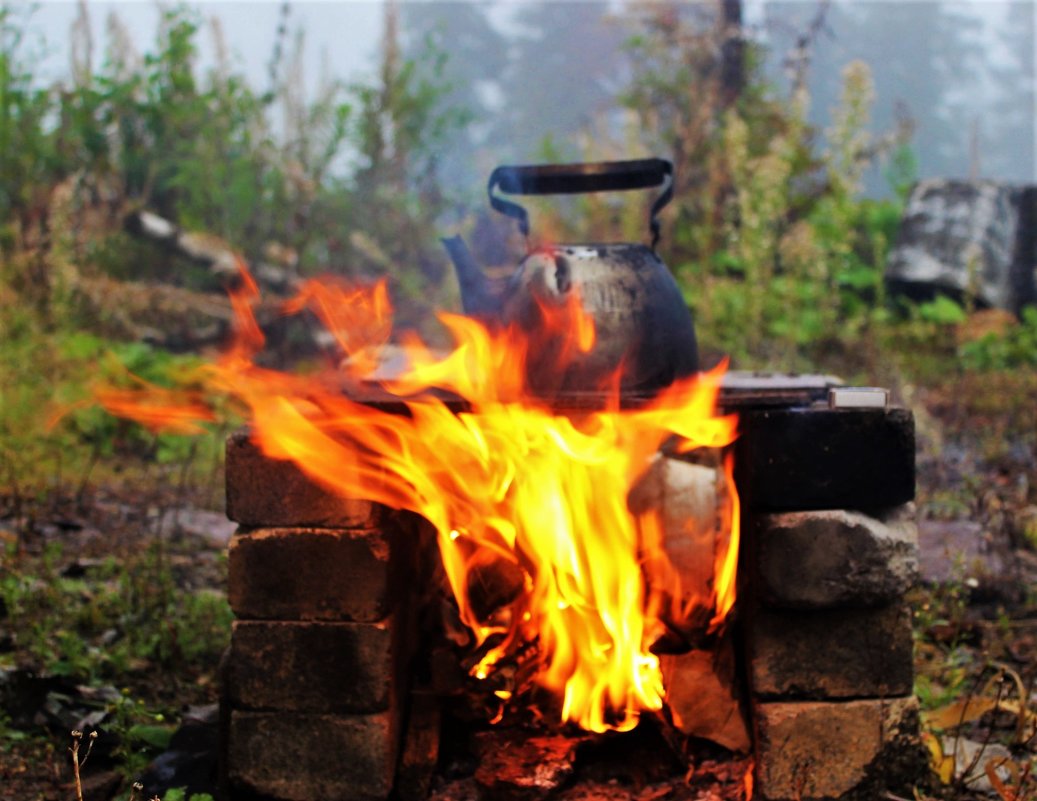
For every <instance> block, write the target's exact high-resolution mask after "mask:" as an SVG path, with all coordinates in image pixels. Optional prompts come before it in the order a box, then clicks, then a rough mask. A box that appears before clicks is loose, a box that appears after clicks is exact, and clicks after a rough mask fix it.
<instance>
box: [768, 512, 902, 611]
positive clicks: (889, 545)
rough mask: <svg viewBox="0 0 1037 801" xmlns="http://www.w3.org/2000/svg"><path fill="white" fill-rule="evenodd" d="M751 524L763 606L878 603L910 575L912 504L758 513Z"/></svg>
mask: <svg viewBox="0 0 1037 801" xmlns="http://www.w3.org/2000/svg"><path fill="white" fill-rule="evenodd" d="M754 523H755V531H754V535H755V544H756V553H755V556H754V558H753V561H754V563H755V568H756V575H757V576H758V578H759V583H758V584H757V585H756V586H757V590H758V592H759V593H760V597H761V598H762V599H763V601H764V602H766V603H767V604H770V605H774V606H780V607H785V608H792V609H828V608H832V607H845V606H853V607H862V606H863V607H866V606H879V605H883V604H888V603H890V602H892V601H894V600H896V599H897V598H900V597H901V596H902V595H903V594H904V593H905V592H906V591H907V590H908V589H910V588H911V586H912V585H913V584H914V583H915V580H916V578H917V576H918V531H917V527H916V525H915V522H914V507H913V505H907V506H900V507H897V508H895V509H893V510H890V511H889V512H887V513H886V514H884V515H883V516H882V517H881V518H875V517H870V516H868V515H865V514H863V513H861V512H852V511H846V510H841V509H839V510H828V511H815V512H785V513H781V514H770V515H759V516H757V517H756V519H755V521H754Z"/></svg>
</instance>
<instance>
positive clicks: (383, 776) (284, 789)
mask: <svg viewBox="0 0 1037 801" xmlns="http://www.w3.org/2000/svg"><path fill="white" fill-rule="evenodd" d="M398 732H399V728H398V725H397V721H396V720H395V719H394V717H393V716H392V715H390V714H388V713H381V714H376V715H352V716H348V715H300V714H291V713H283V712H276V713H271V712H243V711H239V710H234V711H233V712H231V714H230V725H229V733H228V747H227V750H228V754H229V769H228V774H229V775H228V781H229V783H230V786H231V791H232V793H233V795H234V796H235V797H240V796H242V795H246V796H253V797H254V796H260V797H263V798H265V799H280V800H281V801H317V800H318V799H319V801H384V799H386V798H388V797H389V795H390V793H391V792H392V786H393V775H394V773H395V770H396V757H397V752H398V738H399V733H398Z"/></svg>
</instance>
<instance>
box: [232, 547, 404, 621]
mask: <svg viewBox="0 0 1037 801" xmlns="http://www.w3.org/2000/svg"><path fill="white" fill-rule="evenodd" d="M387 528H388V531H387V530H385V529H382V530H373V531H371V530H360V529H350V530H341V529H313V528H265V529H256V530H253V531H247V532H242V533H239V534H238V535H237V536H235V537H234V539H233V540H232V541H231V544H230V553H229V556H228V577H227V595H228V600H229V602H230V607H231V609H232V610H234V614H235V615H236V616H237V617H238V618H239V619H244V620H251V619H258V620H350V621H356V622H363V623H372V622H375V621H378V620H381V619H382V618H384V617H385V616H386V615H388V614H389V613H390V612H391V611H392V609H393V606H394V600H395V599H398V598H399V597H400V595H401V593H400V592H399V589H400V588H401V587H402V586H404V583H405V581H406V578H407V576H408V575H409V574H410V569H411V568H412V567H413V565H412V564H408V563H412V562H413V561H414V560H413V559H411V558H410V557H411V556H413V555H414V554H416V553H417V551H418V549H419V544H418V542H417V536H416V535H414V536H413V537H412V538H411V542H410V543H408V542H407V541H406V539H407V535H408V534H411V532H401V531H399V530H398V529H395V528H393V527H391V526H388V527H387ZM408 546H409V547H408Z"/></svg>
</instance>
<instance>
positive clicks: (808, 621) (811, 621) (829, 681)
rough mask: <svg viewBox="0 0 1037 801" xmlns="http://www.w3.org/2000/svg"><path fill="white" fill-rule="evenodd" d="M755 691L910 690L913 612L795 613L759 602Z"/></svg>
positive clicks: (752, 638) (754, 624)
mask: <svg viewBox="0 0 1037 801" xmlns="http://www.w3.org/2000/svg"><path fill="white" fill-rule="evenodd" d="M748 639H749V643H748V645H749V654H750V657H749V670H750V684H751V686H752V692H753V693H754V694H755V695H756V696H760V697H767V698H818V699H821V698H867V697H885V696H896V695H907V694H909V693H910V692H911V691H912V686H913V664H912V649H913V641H912V636H911V612H910V610H909V609H908V608H907V607H906V606H905V605H902V604H900V605H896V606H889V607H885V608H881V609H863V610H852V609H841V610H831V611H827V610H826V611H820V612H793V611H787V610H778V609H768V608H758V609H756V610H754V611H753V614H751V615H750V616H749V620H748Z"/></svg>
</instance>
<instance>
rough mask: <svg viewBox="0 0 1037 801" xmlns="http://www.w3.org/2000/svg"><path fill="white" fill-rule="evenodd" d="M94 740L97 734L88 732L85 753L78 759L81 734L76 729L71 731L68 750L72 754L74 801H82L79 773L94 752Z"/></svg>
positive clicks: (81, 784)
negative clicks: (70, 741)
mask: <svg viewBox="0 0 1037 801" xmlns="http://www.w3.org/2000/svg"><path fill="white" fill-rule="evenodd" d="M96 740H97V732H96V731H92V732H90V734H89V736H88V737H87V746H86V753H85V754H83V758H82V759H80V758H79V748H80V746H82V744H83V732H81V731H79V730H77V729H73V730H72V745H71V746H70V747H69V749H68V750H69V751H71V752H72V775H73V776H74V777H75V781H76V801H83V781H82V779H81V778H80V775H79V772H80V770H81V769H82V768H83V767H84V766H85V765H86V761H87V760H88V759H90V752H91V751H93V750H94V742H95V741H96Z"/></svg>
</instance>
